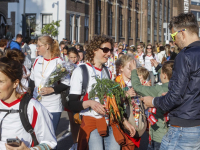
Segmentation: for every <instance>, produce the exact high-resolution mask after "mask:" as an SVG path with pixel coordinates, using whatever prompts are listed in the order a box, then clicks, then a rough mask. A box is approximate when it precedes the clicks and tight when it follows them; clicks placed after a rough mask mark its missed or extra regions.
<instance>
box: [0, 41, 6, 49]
mask: <svg viewBox="0 0 200 150" xmlns="http://www.w3.org/2000/svg"><path fill="white" fill-rule="evenodd" d="M6 45H7V40H6V39H1V40H0V47H4V46H6Z"/></svg>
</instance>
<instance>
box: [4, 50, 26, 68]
mask: <svg viewBox="0 0 200 150" xmlns="http://www.w3.org/2000/svg"><path fill="white" fill-rule="evenodd" d="M10 51H12V52H10ZM5 56H6V57H10V58H12V59H14V60H16V61H19V62H20V63H21V64H22V65H23V64H24V61H25V55H24V53H23V52H21V51H20V50H18V49H12V50H10V49H8V50H7V51H6V55H5Z"/></svg>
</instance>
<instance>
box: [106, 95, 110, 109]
mask: <svg viewBox="0 0 200 150" xmlns="http://www.w3.org/2000/svg"><path fill="white" fill-rule="evenodd" d="M109 106H110V96H107V101H106V109H107V110H109V109H110V107H109Z"/></svg>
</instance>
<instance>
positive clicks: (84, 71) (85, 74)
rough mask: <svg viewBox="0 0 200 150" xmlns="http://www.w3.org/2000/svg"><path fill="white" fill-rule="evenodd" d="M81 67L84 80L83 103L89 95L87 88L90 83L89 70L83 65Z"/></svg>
mask: <svg viewBox="0 0 200 150" xmlns="http://www.w3.org/2000/svg"><path fill="white" fill-rule="evenodd" d="M79 67H80V68H81V71H82V78H83V82H82V92H81V101H82V100H83V97H84V96H85V94H86V93H87V88H88V83H89V73H88V69H87V67H86V65H85V64H82V65H80V66H79Z"/></svg>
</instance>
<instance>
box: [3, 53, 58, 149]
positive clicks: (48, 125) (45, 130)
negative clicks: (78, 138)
mask: <svg viewBox="0 0 200 150" xmlns="http://www.w3.org/2000/svg"><path fill="white" fill-rule="evenodd" d="M6 53H7V54H6V56H5V57H3V58H1V59H0V91H1V92H0V110H1V113H0V122H1V126H0V130H1V134H0V138H1V140H0V149H1V150H15V149H19V150H28V149H29V150H30V149H31V150H37V149H54V148H55V147H56V145H57V141H56V136H55V133H54V129H53V124H52V120H51V118H52V115H51V114H50V113H49V112H48V111H47V110H46V109H45V108H44V106H42V105H41V104H40V103H39V102H38V101H37V100H35V99H34V98H32V99H31V100H30V102H29V103H28V106H27V119H28V121H29V123H30V124H31V125H32V128H33V129H34V134H35V136H36V139H37V141H38V143H39V145H37V146H35V147H32V148H31V145H32V144H33V143H32V141H33V139H32V137H31V134H30V133H28V132H26V130H25V128H24V126H23V125H22V122H21V119H20V114H19V112H17V111H18V110H19V108H20V103H21V99H22V98H23V96H24V93H21V92H18V90H17V87H19V88H20V89H24V87H23V86H22V84H21V79H22V76H23V71H22V68H23V67H22V64H21V62H20V60H19V59H18V58H19V57H16V56H19V55H21V54H20V53H22V52H21V51H19V50H18V51H15V50H8V51H7V52H6ZM22 91H23V90H22ZM2 110H4V111H2ZM5 110H7V111H8V110H15V111H16V113H8V112H6V111H5ZM7 113H8V114H7ZM16 137H18V139H19V140H20V141H21V144H20V146H19V147H13V146H10V145H8V144H6V140H7V139H9V138H16Z"/></svg>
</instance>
